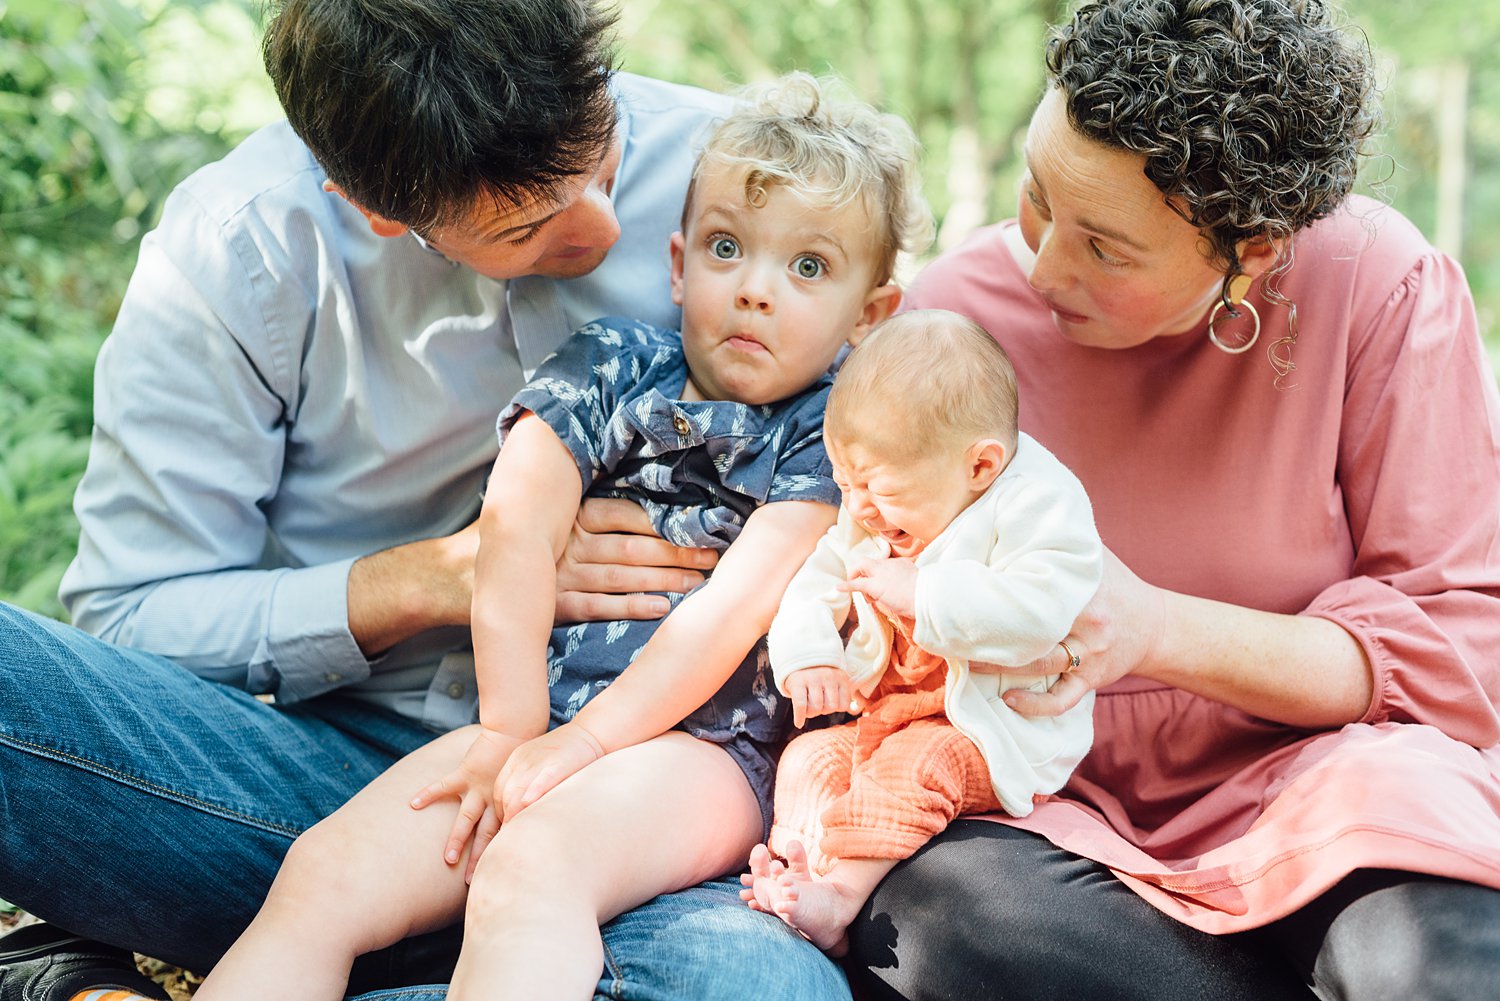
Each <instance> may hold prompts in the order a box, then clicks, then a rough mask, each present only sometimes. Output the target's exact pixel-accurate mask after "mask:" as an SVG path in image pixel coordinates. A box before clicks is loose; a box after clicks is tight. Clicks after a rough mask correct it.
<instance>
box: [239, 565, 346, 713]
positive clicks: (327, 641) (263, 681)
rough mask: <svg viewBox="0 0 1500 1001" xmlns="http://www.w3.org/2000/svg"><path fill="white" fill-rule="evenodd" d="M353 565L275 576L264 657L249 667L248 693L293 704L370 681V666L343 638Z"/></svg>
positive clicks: (314, 568) (321, 566)
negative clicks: (270, 693)
mask: <svg viewBox="0 0 1500 1001" xmlns="http://www.w3.org/2000/svg"><path fill="white" fill-rule="evenodd" d="M353 565H354V560H353V559H348V560H340V561H338V562H337V563H324V564H321V565H319V566H313V567H304V568H302V569H298V570H287V571H285V572H284V573H282V574H281V576H280V578H279V579H278V580H277V582H276V588H275V590H274V591H273V592H272V594H271V615H270V623H269V629H268V631H267V636H268V645H269V648H270V657H269V659H268V660H261V659H257V662H256V663H253V664H251V665H250V678H249V681H250V690H251V691H252V692H253V691H267V690H270V691H274V692H275V695H276V699H277V701H278V702H297V701H300V700H302V699H310V698H312V697H314V696H316V695H322V694H323V693H324V692H328V691H332V690H333V689H335V688H342V687H343V686H345V685H350V684H354V683H356V682H359V681H363V680H365V679H366V678H368V677H369V676H370V662H369V661H368V660H366V659H365V655H364V653H362V652H361V651H360V649H359V644H358V643H356V642H355V641H354V635H353V634H352V633H350V632H349V568H350V567H352V566H353ZM278 677H279V678H280V683H279V684H278V683H277V681H276V679H277V678H278Z"/></svg>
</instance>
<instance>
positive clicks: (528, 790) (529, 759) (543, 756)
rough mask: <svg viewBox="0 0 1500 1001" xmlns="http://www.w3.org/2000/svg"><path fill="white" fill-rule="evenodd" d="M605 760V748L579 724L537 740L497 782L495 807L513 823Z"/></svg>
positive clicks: (510, 762)
mask: <svg viewBox="0 0 1500 1001" xmlns="http://www.w3.org/2000/svg"><path fill="white" fill-rule="evenodd" d="M602 757H604V748H603V746H601V745H600V743H599V741H598V740H597V739H596V738H595V737H594V735H593V734H591V733H589V732H588V731H587V730H585V729H584V728H583V727H581V726H579V725H578V723H577V722H572V723H564V724H563V725H562V726H560V727H558V728H557V729H556V730H553V731H551V732H549V733H544V734H542V735H541V736H540V737H533V738H532V739H531V740H528V741H527V742H526V743H524V744H522V745H521V746H520V747H518V748H516V750H515V753H513V754H512V755H511V756H510V760H508V761H506V762H505V768H504V769H503V770H502V771H501V772H500V777H499V778H498V779H496V780H495V804H496V806H497V807H498V808H499V811H500V816H501V817H502V818H504V819H505V820H510V819H511V818H512V817H514V816H515V815H516V814H518V813H520V812H521V811H522V810H524V809H526V808H527V807H528V806H530V805H531V804H532V803H535V802H536V801H537V800H539V799H541V798H542V797H543V796H545V795H546V794H547V793H548V792H551V791H552V789H553V788H555V787H556V786H557V785H558V784H559V783H561V782H562V781H563V780H564V779H566V778H567V777H568V776H570V775H572V774H573V773H574V772H578V771H582V770H583V769H584V768H585V767H586V766H588V765H591V764H593V763H594V762H595V761H598V760H599V759H600V758H602Z"/></svg>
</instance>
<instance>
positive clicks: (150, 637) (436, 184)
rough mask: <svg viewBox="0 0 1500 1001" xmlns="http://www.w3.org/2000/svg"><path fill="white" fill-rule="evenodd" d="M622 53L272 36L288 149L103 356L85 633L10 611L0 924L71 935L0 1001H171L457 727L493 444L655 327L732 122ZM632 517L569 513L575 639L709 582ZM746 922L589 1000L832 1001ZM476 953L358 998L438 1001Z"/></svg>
mask: <svg viewBox="0 0 1500 1001" xmlns="http://www.w3.org/2000/svg"><path fill="white" fill-rule="evenodd" d="M610 27H611V18H610V17H608V16H606V15H603V14H601V13H599V12H598V11H596V10H595V9H593V8H592V7H591V6H590V5H589V4H588V3H587V2H585V0H283V2H282V3H281V4H280V5H279V9H278V10H277V11H276V13H275V17H274V19H273V20H272V22H271V24H270V27H269V28H268V31H267V35H266V41H265V56H266V65H267V68H268V70H269V71H270V73H271V76H272V78H273V80H274V82H275V84H276V88H277V92H278V94H279V95H280V97H281V100H282V103H283V105H284V107H285V108H286V111H287V115H288V120H289V121H288V122H281V123H277V124H274V125H271V126H268V127H266V128H264V129H262V130H260V131H259V132H257V133H256V134H254V135H253V136H251V137H250V138H249V139H247V140H246V141H245V142H244V143H243V144H242V145H241V146H240V147H239V148H238V149H236V150H235V151H234V152H232V153H231V154H230V155H229V156H227V157H225V158H224V159H223V160H222V161H220V162H218V163H215V164H211V165H209V166H208V167H205V168H203V169H202V170H200V171H199V172H197V173H196V174H194V175H193V176H192V177H190V178H189V179H188V180H187V181H185V182H183V184H182V185H181V186H179V188H178V189H177V191H176V192H174V193H173V195H172V197H171V198H170V199H169V200H168V202H167V204H166V206H165V208H164V210H163V215H162V220H161V223H160V225H159V226H158V228H157V229H156V230H155V231H154V232H152V233H151V234H149V235H148V236H147V237H146V239H145V240H144V241H143V242H142V245H141V256H140V261H139V263H138V265H137V268H136V272H135V275H134V277H133V278H132V280H131V283H130V286H129V289H128V290H127V292H126V295H125V299H124V302H123V304H122V306H121V308H120V313H119V317H118V319H117V321H116V324H115V328H114V331H113V333H112V334H111V336H110V337H109V339H108V341H107V342H106V344H105V347H104V349H103V350H102V351H101V353H100V357H99V362H98V368H97V373H96V389H95V424H96V427H95V432H94V440H93V445H92V449H91V452H90V457H89V464H88V470H87V472H86V473H85V476H84V479H83V481H82V483H81V484H80V486H79V489H78V494H77V498H76V501H75V508H76V510H77V513H78V517H79V521H80V524H81V528H82V534H81V538H80V541H79V552H78V556H77V558H76V560H75V561H74V563H73V565H72V566H71V567H70V568H69V570H68V573H67V576H66V578H65V579H64V582H63V589H62V593H63V598H64V601H65V602H66V603H67V605H68V608H69V610H70V612H71V613H72V615H73V619H74V622H75V624H76V625H77V626H79V627H81V629H82V630H85V631H86V632H84V631H80V630H79V629H75V628H72V627H68V626H63V625H60V624H58V623H55V622H51V621H49V620H44V619H41V618H38V617H36V616H33V615H29V614H27V613H24V612H21V611H19V610H16V609H13V608H9V607H5V606H0V897H4V898H6V899H9V900H12V901H14V902H15V903H17V904H19V905H21V906H23V907H25V908H26V909H28V910H29V911H31V912H32V913H34V914H36V915H38V916H40V917H42V918H44V919H46V920H48V921H52V922H56V923H57V926H61V927H66V928H69V929H73V930H74V931H76V932H78V933H79V936H82V935H86V936H89V938H88V939H85V938H82V937H79V936H75V935H70V934H67V933H63V932H61V931H60V930H58V927H56V926H53V925H41V926H36V927H34V928H27V929H22V930H21V931H20V932H16V933H13V934H11V935H9V936H7V937H5V938H3V939H0V1001H70V999H72V998H74V997H75V996H86V995H87V994H88V992H89V990H90V989H97V988H100V987H105V986H115V987H120V988H124V989H126V990H127V991H130V992H134V993H135V994H136V995H138V996H141V997H160V996H161V995H160V993H159V992H157V991H155V988H154V985H152V984H150V983H149V982H148V981H145V980H144V979H143V978H140V977H139V976H137V975H136V974H135V972H134V970H133V968H132V967H131V965H130V962H129V958H130V957H129V954H128V953H126V952H123V951H122V949H123V948H130V949H135V950H138V951H140V952H144V953H147V954H149V955H153V956H157V957H159V958H161V959H164V960H168V961H170V962H173V963H177V964H180V965H183V966H186V967H188V968H190V969H196V970H199V971H206V970H207V969H208V968H209V967H211V966H212V965H213V963H214V962H215V961H216V960H217V959H218V957H219V955H220V954H221V953H222V952H223V950H224V949H225V948H227V947H228V945H229V943H230V942H232V941H233V939H234V938H235V937H236V936H237V935H238V934H239V932H240V931H241V930H242V929H243V928H244V926H245V925H246V924H247V923H248V922H249V920H250V918H251V917H252V916H253V915H254V913H255V911H256V908H257V907H258V905H259V903H260V901H261V900H262V898H263V897H264V894H265V892H266V889H267V887H268V886H269V884H270V881H271V879H272V877H273V876H274V875H275V873H276V869H277V866H278V863H279V862H280V859H281V856H282V855H283V854H284V853H285V851H286V849H287V847H288V846H289V845H290V843H291V841H292V839H293V838H294V837H295V836H296V835H297V834H298V833H299V832H300V831H301V830H303V829H305V828H307V827H308V826H310V825H312V824H314V823H316V822H317V821H318V820H319V819H321V818H322V817H324V816H326V815H328V814H329V813H330V812H332V811H333V810H334V809H335V808H337V807H338V806H339V805H340V804H341V803H342V802H343V801H344V800H346V799H347V798H348V797H349V796H350V795H352V794H353V793H354V792H355V791H356V790H358V789H359V788H360V787H361V786H362V785H363V784H365V783H366V782H368V781H369V780H370V779H372V778H374V777H375V776H376V775H378V774H380V773H381V772H383V771H384V770H385V769H386V768H387V767H388V766H389V765H390V764H391V763H392V762H393V761H395V760H396V759H397V758H398V757H400V756H401V755H403V754H405V753H407V752H409V751H411V750H413V749H415V748H416V747H418V746H420V745H421V744H423V743H425V742H426V741H427V740H429V739H431V738H432V737H433V736H434V735H436V734H438V733H441V732H444V731H446V730H449V729H452V728H453V727H455V726H459V725H462V724H465V723H468V722H470V721H471V720H472V719H473V717H474V712H475V692H474V676H473V658H472V654H471V653H470V651H469V646H468V628H467V627H468V616H469V602H470V585H471V581H472V573H473V560H474V553H475V549H476V545H477V537H476V533H475V531H474V529H473V527H472V522H473V519H474V517H475V515H476V513H477V510H478V506H479V498H480V493H481V489H482V485H483V483H482V480H483V476H484V474H485V471H486V470H487V469H488V468H489V467H490V465H491V463H492V462H493V460H494V456H495V451H496V444H495V434H494V421H495V415H496V413H497V412H498V410H499V409H500V407H501V406H502V405H503V404H504V403H505V401H506V400H508V399H509V398H510V397H511V395H512V394H513V393H514V392H515V391H516V390H517V389H518V388H519V387H520V386H521V384H522V382H523V379H524V376H525V375H526V374H527V373H529V372H530V371H531V370H532V369H534V368H535V367H536V366H537V365H538V364H539V363H540V362H541V360H542V359H543V358H545V357H546V356H547V355H548V354H549V353H550V352H551V351H552V350H553V348H554V347H556V345H557V344H559V343H560V342H561V341H562V339H563V338H564V337H566V336H567V335H568V333H569V332H571V331H572V330H573V329H574V328H576V327H578V326H580V325H581V324H583V323H584V322H586V321H588V320H590V319H593V318H595V317H597V316H601V315H605V314H610V313H615V314H625V315H631V316H636V317H640V318H641V319H642V320H644V321H645V322H648V323H651V324H655V325H658V326H666V327H672V326H676V325H677V323H678V314H677V310H676V307H674V306H673V305H672V302H671V293H670V288H669V283H668V268H667V258H666V253H667V239H668V237H669V235H670V234H671V232H672V231H673V230H674V229H675V227H676V220H677V219H678V216H679V214H680V211H681V208H682V200H683V193H684V191H685V188H686V184H687V178H688V172H689V170H690V168H691V165H692V162H693V157H694V150H695V146H696V144H697V142H698V141H699V139H700V133H701V132H702V131H703V127H704V126H705V125H706V124H707V123H708V122H709V121H711V120H712V119H713V118H714V117H716V116H717V115H719V114H721V113H722V112H723V111H724V109H725V108H726V107H727V102H726V101H725V100H724V99H723V98H720V97H717V96H715V95H711V94H707V93H704V92H702V91H696V90H692V89H690V88H685V87H679V86H675V85H670V84H665V83H660V82H657V81H652V80H646V79H642V78H639V77H634V76H630V75H627V74H616V73H613V72H612V69H611V61H612V55H611V51H610V44H609V30H610ZM621 503H622V502H604V504H605V505H606V506H602V507H586V508H585V510H584V512H583V513H582V514H581V516H580V523H579V526H578V528H577V529H576V530H575V532H574V538H573V542H572V543H570V546H569V553H568V555H567V556H566V557H565V559H564V563H563V564H562V565H560V567H559V574H558V579H559V592H560V593H559V597H558V608H559V617H560V618H565V619H569V620H579V619H585V618H594V619H599V618H622V617H637V618H640V617H650V616H659V615H661V614H664V613H665V611H666V610H667V607H668V603H667V601H666V599H665V598H663V597H661V596H660V595H659V594H651V593H649V592H663V591H683V590H687V589H689V588H691V587H693V586H695V585H696V583H698V582H699V581H700V580H701V573H700V572H699V571H701V570H703V569H706V568H707V567H708V566H710V565H711V557H709V556H707V555H706V554H703V553H699V552H696V551H691V550H679V549H675V548H673V547H671V546H669V545H668V544H667V543H665V542H663V541H662V540H660V539H657V538H654V537H647V536H646V535H645V534H644V533H646V532H647V531H648V528H647V526H648V522H647V521H646V519H645V517H644V515H643V514H642V513H641V512H639V511H638V510H636V509H635V508H633V507H632V506H630V505H624V506H623V507H621V506H619V505H620V504H621ZM87 634H93V635H92V636H91V635H87ZM96 637H97V638H96ZM433 850H434V851H440V850H441V846H440V845H435V846H434V849H433ZM738 889H739V887H738V884H737V882H733V881H729V880H724V881H719V882H717V883H713V884H705V885H704V886H701V887H697V888H694V889H692V890H689V891H686V892H684V893H680V894H673V895H670V896H667V897H663V898H658V900H656V901H654V902H653V903H651V904H650V905H648V906H646V907H643V908H641V909H639V910H637V911H634V912H631V913H628V914H626V915H624V916H622V917H621V918H619V919H617V920H616V921H615V922H614V923H613V924H612V925H611V926H610V927H609V928H608V929H606V931H605V939H606V947H607V948H606V953H607V955H609V956H610V957H611V962H610V965H609V967H608V968H607V969H606V970H605V976H604V979H603V980H602V981H601V987H600V993H601V996H605V997H623V996H629V997H640V996H647V995H649V996H650V997H653V998H669V997H670V998H681V999H683V1001H688V999H694V1001H700V999H702V1001H711V999H715V998H726V999H728V998H742V997H773V996H774V997H787V998H804V997H805V998H809V999H812V998H840V997H847V988H846V987H845V985H844V983H843V979H842V976H841V975H840V974H839V973H838V972H837V971H836V970H835V969H834V967H833V966H832V965H831V964H829V963H828V962H827V961H826V960H825V959H823V957H822V956H821V954H820V953H818V952H817V951H816V950H815V949H813V948H812V947H811V946H810V945H808V944H807V943H805V942H803V941H801V940H800V939H798V938H796V937H795V936H794V935H792V934H791V933H789V932H787V931H786V929H785V926H784V925H782V923H781V922H780V921H777V920H775V919H767V917H766V916H765V915H757V914H753V913H752V912H750V911H748V910H747V909H746V908H744V907H743V905H742V904H741V903H740V901H739V898H738ZM458 934H459V933H458V930H456V929H455V930H451V931H449V932H446V933H434V934H432V935H428V936H425V937H423V938H419V939H413V940H409V941H408V943H406V944H404V945H403V946H401V947H397V948H396V949H394V950H388V951H386V952H384V953H380V954H376V955H372V956H370V957H366V962H365V964H364V965H363V966H362V967H361V968H359V969H357V970H356V976H355V982H356V983H358V984H361V985H362V986H363V987H364V988H372V987H382V986H394V985H401V984H411V983H420V982H424V981H431V980H435V979H436V980H441V979H445V978H446V973H447V969H449V968H451V962H452V958H453V956H455V955H456V947H457V937H458ZM91 939H97V940H99V941H91ZM103 942H107V943H110V946H105V945H102V944H101V943H103ZM445 964H446V965H445ZM121 996H122V997H124V996H126V995H121Z"/></svg>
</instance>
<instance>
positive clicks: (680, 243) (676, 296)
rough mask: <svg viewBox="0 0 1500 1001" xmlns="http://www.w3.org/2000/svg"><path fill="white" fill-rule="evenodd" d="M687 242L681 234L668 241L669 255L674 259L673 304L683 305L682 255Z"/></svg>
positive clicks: (675, 234)
mask: <svg viewBox="0 0 1500 1001" xmlns="http://www.w3.org/2000/svg"><path fill="white" fill-rule="evenodd" d="M685 246H687V241H686V240H685V239H684V238H683V235H682V234H681V233H673V234H672V235H671V237H670V238H669V239H668V240H667V254H668V255H670V256H671V258H672V302H673V303H675V304H676V305H678V306H681V305H682V254H683V248H684V247H685Z"/></svg>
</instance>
